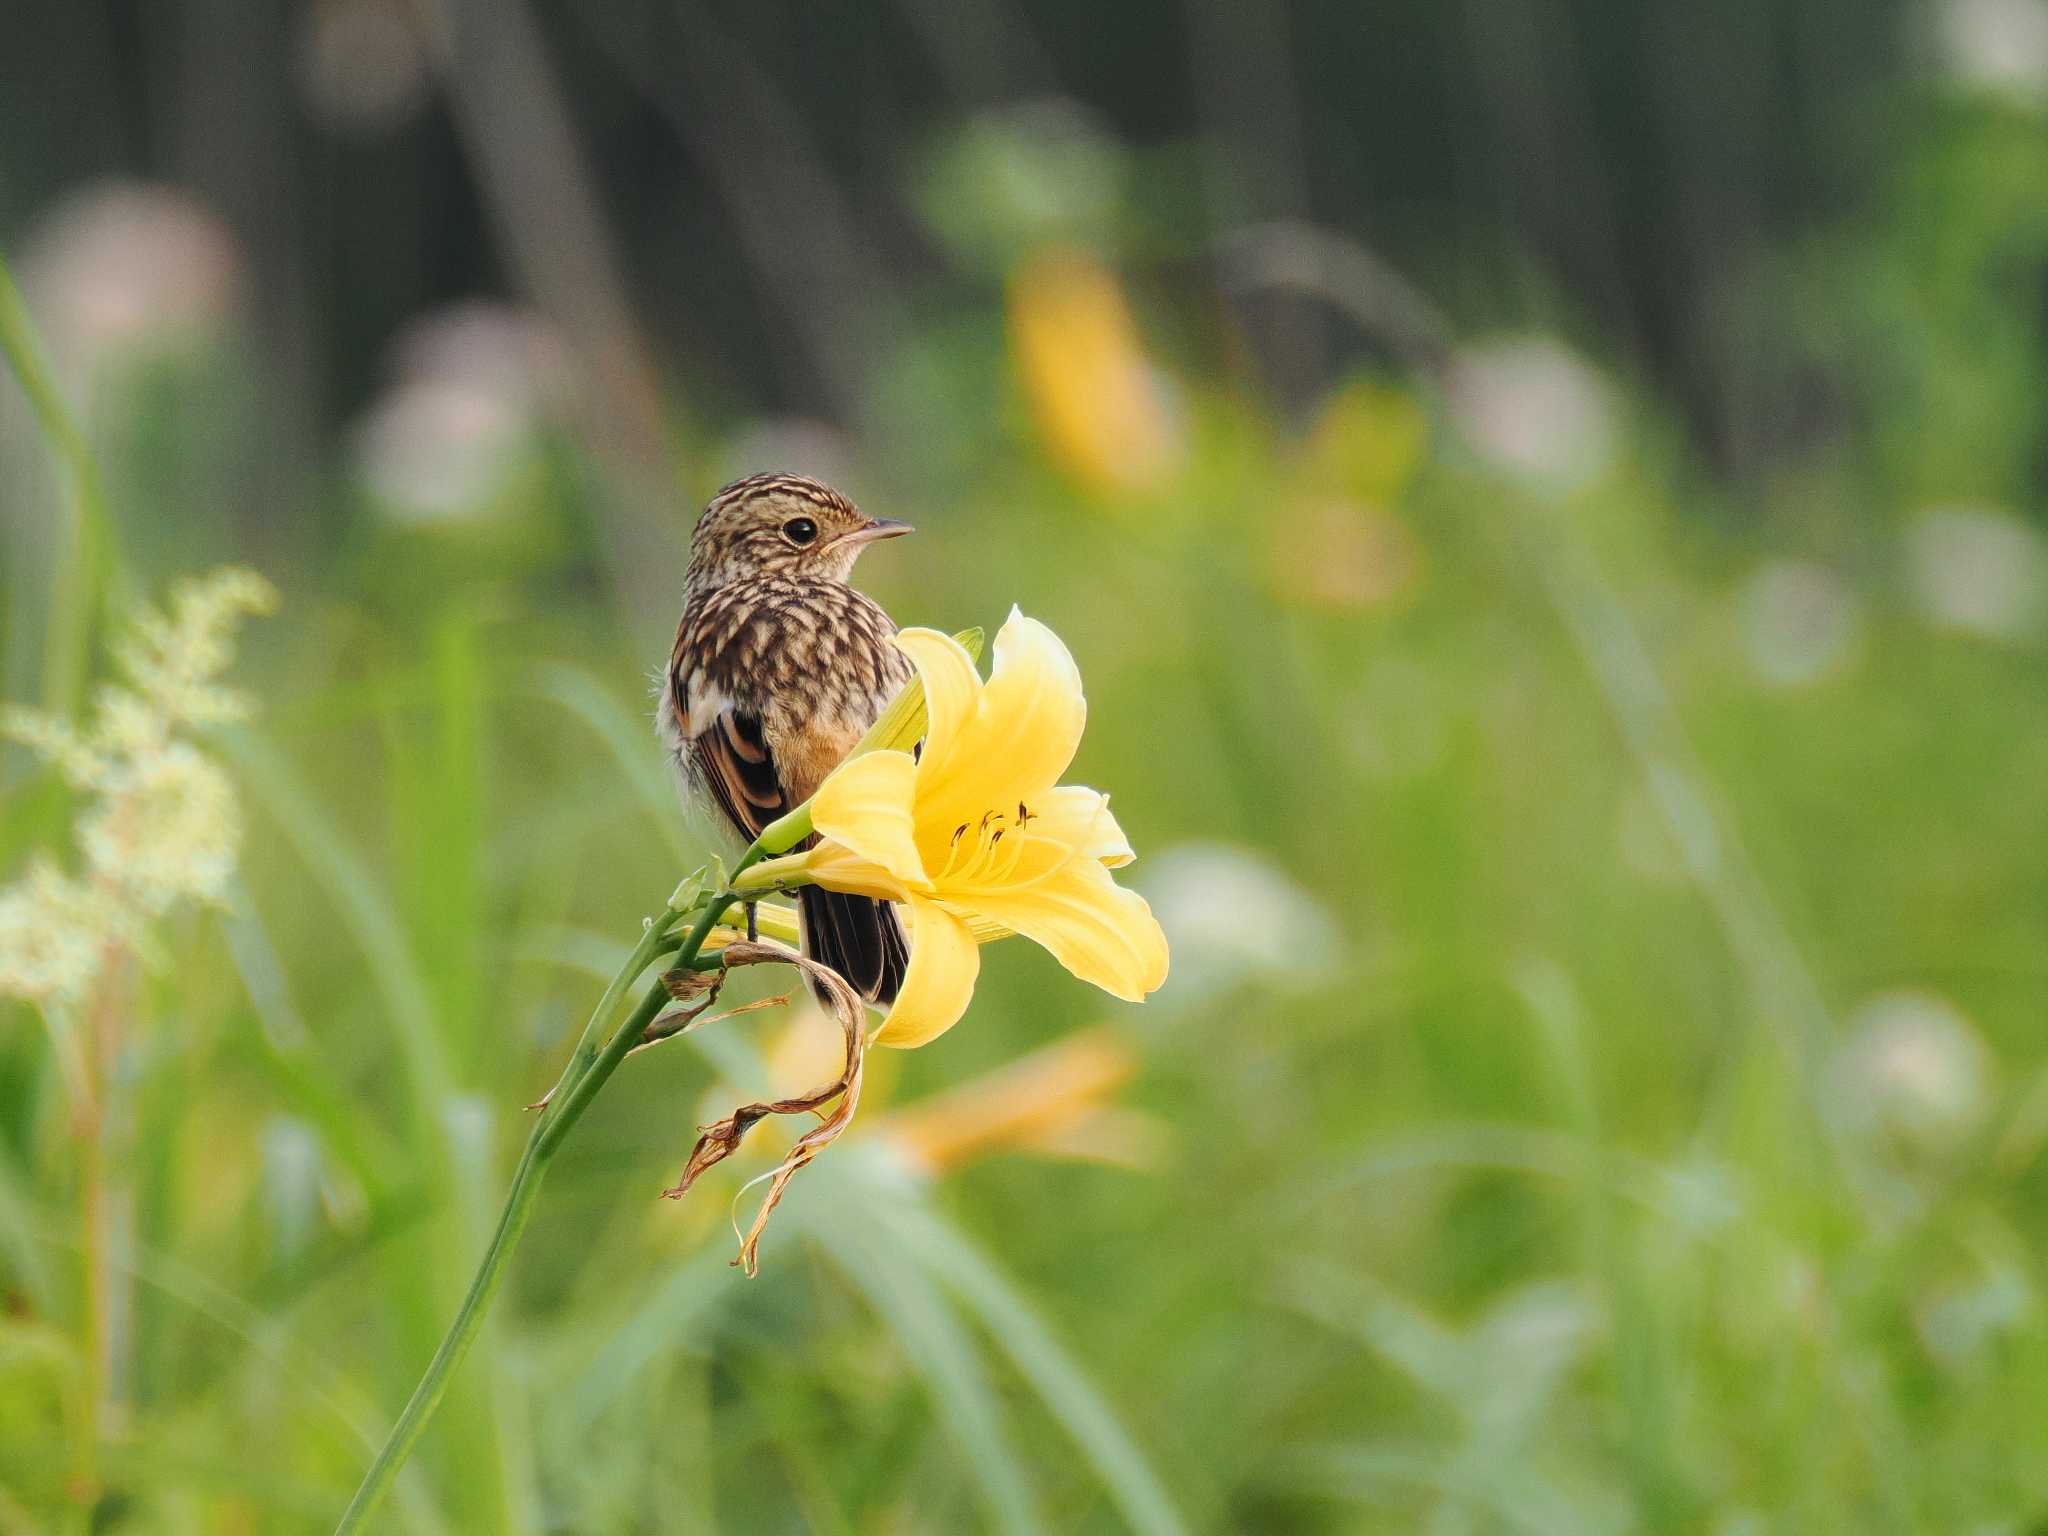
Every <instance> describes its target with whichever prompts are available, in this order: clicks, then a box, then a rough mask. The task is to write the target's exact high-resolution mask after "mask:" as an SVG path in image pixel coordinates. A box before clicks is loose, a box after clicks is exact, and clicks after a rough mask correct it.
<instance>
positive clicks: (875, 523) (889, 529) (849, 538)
mask: <svg viewBox="0 0 2048 1536" xmlns="http://www.w3.org/2000/svg"><path fill="white" fill-rule="evenodd" d="M915 531H916V530H914V529H913V528H912V527H911V526H910V524H908V523H899V522H897V521H896V519H895V518H893V517H871V518H869V519H868V520H867V521H866V522H864V523H862V524H861V525H860V526H859V527H858V528H856V529H854V530H853V532H851V533H842V534H841V535H839V537H838V538H837V539H835V540H833V542H834V543H835V544H841V545H846V546H849V547H851V548H854V549H859V548H860V547H861V546H862V545H864V544H872V543H874V542H875V541H876V540H878V539H894V538H900V537H901V536H902V535H904V534H906V533H912V532H915Z"/></svg>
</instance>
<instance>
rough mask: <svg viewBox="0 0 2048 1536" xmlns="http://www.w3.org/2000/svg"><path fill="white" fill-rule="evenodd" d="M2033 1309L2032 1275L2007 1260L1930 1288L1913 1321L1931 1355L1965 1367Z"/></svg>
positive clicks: (1944, 1363)
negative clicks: (2029, 1280) (2029, 1277)
mask: <svg viewBox="0 0 2048 1536" xmlns="http://www.w3.org/2000/svg"><path fill="white" fill-rule="evenodd" d="M2033 1309H2034V1295H2033V1291H2032V1289H2031V1288H2030V1287H2029V1286H2028V1284H2027V1281H2026V1277H2025V1276H2024V1275H2023V1274H2021V1273H2020V1272H2019V1271H2017V1270H2015V1269H2012V1268H2009V1267H2007V1266H2005V1265H2002V1264H2001V1265H1998V1266H1997V1267H1995V1268H1993V1269H1992V1270H1991V1272H1990V1273H1989V1274H1985V1275H1979V1276H1976V1277H1973V1278H1972V1279H1970V1280H1967V1281H1962V1282H1956V1283H1951V1284H1948V1285H1944V1286H1941V1287H1938V1288H1937V1289H1935V1290H1934V1291H1932V1292H1931V1293H1929V1294H1928V1295H1927V1296H1926V1297H1925V1298H1923V1299H1922V1300H1921V1302H1920V1304H1919V1305H1918V1306H1917V1307H1915V1308H1914V1309H1913V1323H1914V1327H1915V1329H1916V1330H1917V1331H1918V1333H1919V1335H1920V1344H1921V1347H1922V1348H1923V1349H1925V1350H1926V1351H1927V1354H1928V1356H1929V1358H1931V1359H1932V1360H1933V1361H1934V1362H1935V1363H1936V1364H1938V1365H1941V1366H1943V1367H1945V1368H1946V1369H1948V1370H1951V1371H1961V1370H1966V1369H1968V1368H1969V1367H1970V1366H1971V1365H1973V1364H1975V1363H1977V1362H1978V1361H1979V1360H1980V1359H1981V1358H1982V1356H1983V1353H1984V1349H1985V1347H1986V1346H1987V1345H1989V1344H1991V1343H1993V1342H1994V1341H1995V1340H1996V1339H1997V1338H1998V1336H1999V1335H2001V1334H2004V1333H2009V1332H2010V1331H2011V1330H2012V1329H2013V1328H2014V1327H2015V1326H2016V1325H2017V1324H2019V1323H2021V1322H2023V1321H2024V1320H2025V1319H2026V1317H2027V1315H2028V1314H2029V1313H2030V1312H2032V1311H2033Z"/></svg>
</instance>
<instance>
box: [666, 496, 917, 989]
mask: <svg viewBox="0 0 2048 1536" xmlns="http://www.w3.org/2000/svg"><path fill="white" fill-rule="evenodd" d="M908 531H909V530H908V529H907V528H906V527H904V526H903V525H902V524H900V523H889V522H882V521H878V520H876V519H873V518H868V517H864V516H862V514H861V513H860V511H859V510H858V509H857V508H856V507H855V506H854V505H853V503H852V502H850V501H848V500H847V499H846V498H845V497H843V496H841V495H840V494H839V493H838V492H837V491H835V490H833V489H831V488H830V487H829V486H826V485H822V484H820V483H819V482H818V481H815V480H810V479H806V478H804V477H802V476H800V475H780V474H775V475H755V476H752V477H751V478H749V479H746V480H740V481H737V482H735V483H734V484H732V485H729V486H727V487H726V488H725V489H724V490H722V491H720V492H719V493H718V494H717V495H716V496H714V497H713V498H712V499H711V502H710V504H709V505H708V506H707V507H706V508H705V510H704V515H703V517H702V518H700V519H699V520H698V523H697V528H696V532H695V534H694V535H693V536H692V538H691V541H690V565H689V571H688V574H687V577H686V579H685V583H684V590H683V615H682V620H681V622H680V623H679V624H678V625H677V626H676V640H675V647H674V649H673V651H672V652H671V653H670V657H669V666H668V673H667V676H666V679H665V683H664V687H663V689H662V698H661V702H660V705H659V707H658V709H657V721H658V724H659V727H660V730H661V735H662V740H663V741H664V742H665V743H666V744H667V746H668V749H669V751H670V753H671V755H672V756H673V757H674V759H675V761H676V763H677V766H678V767H679V768H680V769H681V770H682V772H683V774H684V776H685V778H686V780H687V781H688V782H689V783H690V784H691V785H692V786H693V787H694V788H696V789H697V790H698V791H699V792H700V793H702V794H703V795H705V796H706V797H707V798H708V799H709V800H710V801H711V803H712V804H714V805H716V806H717V807H718V809H719V810H720V811H721V812H722V813H723V814H724V816H725V819H726V820H727V821H728V822H730V823H731V825H732V827H733V829H734V830H735V831H736V832H737V833H739V834H740V836H741V838H742V839H743V840H745V841H749V842H750V841H752V840H753V838H754V837H756V836H757V835H758V834H759V833H760V831H761V829H762V828H763V827H765V826H767V825H768V823H770V822H771V821H774V820H775V819H776V818H777V817H778V816H781V815H782V814H783V813H784V812H786V811H788V810H791V809H793V808H795V807H796V806H798V805H801V804H802V803H803V802H804V801H806V800H808V799H809V798H810V797H811V793H812V791H814V790H815V789H816V788H817V787H818V784H819V783H820V782H821V781H822V780H823V779H824V777H825V775H826V774H828V773H830V772H831V771H832V770H833V769H834V768H835V767H837V766H838V765H839V763H840V761H841V760H842V759H843V758H844V757H845V756H846V754H847V752H848V751H849V750H850V749H851V748H852V747H853V745H854V744H855V743H856V742H858V741H859V740H860V738H861V736H862V735H863V734H864V733H865V732H866V730H867V728H868V727H869V726H870V725H872V724H873V723H874V721H875V718H876V716H877V715H879V714H880V713H881V711H882V709H883V708H884V706H886V705H887V704H888V702H889V700H890V699H891V698H893V697H894V696H895V695H896V693H897V691H898V690H900V689H901V688H902V687H903V685H904V684H905V683H907V682H908V681H909V680H910V675H911V668H910V663H909V662H908V661H907V660H906V659H905V658H904V656H903V653H902V652H900V651H899V650H897V649H896V647H895V646H894V645H892V644H891V643H890V639H889V637H890V636H891V635H893V634H895V632H896V626H895V625H894V624H893V623H892V622H891V621H890V619H889V616H888V614H886V613H885V612H883V611H882V608H881V606H880V605H879V604H878V603H876V602H875V601H874V600H873V599H872V598H870V597H867V596H866V595H865V594H863V593H861V592H858V591H856V590H854V588H853V587H852V586H850V585H849V584H848V582H847V577H848V576H849V575H851V574H852V570H853V563H854V561H855V559H856V558H858V556H859V553H860V551H861V549H862V548H863V547H864V546H865V545H867V544H869V543H871V542H873V541H874V540H876V539H879V538H887V537H890V536H892V535H894V534H897V533H904V532H908ZM806 534H808V537H806V536H805V535H806ZM799 905H800V910H801V912H802V916H803V925H804V948H805V951H806V952H807V953H809V954H810V955H811V956H812V957H813V958H815V959H817V960H819V961H820V962H822V963H823V964H825V965H828V966H830V967H831V968H832V969H833V970H835V971H838V972H839V973H840V974H841V975H842V976H844V977H845V978H846V979H847V980H848V981H849V982H850V983H852V985H853V986H854V988H855V990H857V991H859V992H860V993H862V994H863V995H864V996H866V997H868V998H870V999H871V1000H873V1001H875V1002H877V1003H883V1004H886V1003H888V1002H889V1001H891V1000H892V999H893V998H894V997H895V995H896V989H897V987H898V985H900V983H901V982H902V979H903V971H904V967H905V965H906V964H907V962H908V950H907V948H906V946H905V943H904V939H903V932H902V929H901V928H900V926H899V925H898V923H897V921H896V916H895V912H894V910H893V909H892V908H890V907H889V906H888V905H887V904H885V903H882V902H876V901H872V900H870V899H868V898H866V897H862V896H847V895H843V894H840V893H837V892H830V891H824V890H820V889H817V888H811V887H807V888H806V889H804V890H803V891H802V893H801V894H800V897H799Z"/></svg>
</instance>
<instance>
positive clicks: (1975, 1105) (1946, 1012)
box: [1831, 990, 1992, 1152]
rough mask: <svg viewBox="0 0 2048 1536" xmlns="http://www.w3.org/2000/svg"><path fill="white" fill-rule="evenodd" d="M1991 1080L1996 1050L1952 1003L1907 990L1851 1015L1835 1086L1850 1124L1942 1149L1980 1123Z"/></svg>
mask: <svg viewBox="0 0 2048 1536" xmlns="http://www.w3.org/2000/svg"><path fill="white" fill-rule="evenodd" d="M1991 1078H1992V1061H1991V1053H1990V1051H1989V1050H1988V1049H1987V1048H1986V1046H1985V1044H1984V1042H1983V1040H1982V1039H1981V1038H1980V1037H1979V1036H1978V1034H1977V1032H1976V1031H1975V1030H1974V1029H1972V1028H1971V1027H1970V1024H1969V1021H1968V1020H1966V1019H1965V1018H1964V1017H1963V1015H1962V1014H1961V1013H1960V1012H1959V1011H1958V1010H1957V1009H1956V1007H1955V1005H1954V1004H1952V1003H1950V1002H1949V1001H1948V1000H1947V999H1946V998H1943V997H1939V996H1937V995H1935V994H1934V993H1931V992H1920V991H1910V990H1902V991H1894V992H1884V993H1880V994H1878V995H1877V996H1875V997H1872V998H1870V999H1868V1000H1867V1001H1865V1002H1863V1003H1862V1004H1860V1005H1859V1006H1858V1007H1857V1008H1856V1010H1855V1011H1854V1012H1853V1013H1852V1014H1850V1016H1849V1018H1848V1021H1847V1038H1846V1039H1845V1040H1844V1041H1843V1042H1842V1045H1841V1046H1840V1048H1839V1049H1838V1051H1837V1052H1836V1058H1835V1062H1834V1066H1833V1070H1832V1073H1831V1084H1832V1088H1833V1091H1834V1092H1835V1094H1836V1095H1837V1098H1838V1106H1839V1108H1840V1110H1841V1112H1842V1114H1843V1117H1844V1119H1845V1120H1846V1121H1847V1122H1848V1123H1849V1124H1851V1125H1854V1126H1857V1127H1859V1128H1861V1129H1862V1130H1864V1131H1865V1132H1866V1133H1871V1134H1876V1135H1879V1136H1883V1137H1887V1138H1890V1139H1892V1140H1894V1141H1896V1142H1897V1143H1899V1144H1900V1145H1901V1146H1902V1147H1905V1148H1907V1149H1910V1150H1914V1151H1920V1152H1940V1151H1943V1150H1946V1149H1948V1148H1951V1147H1953V1146H1955V1145H1956V1144H1958V1143H1959V1142H1961V1141H1962V1140H1963V1139H1964V1138H1965V1137H1967V1136H1968V1135H1969V1134H1970V1133H1971V1132H1972V1131H1973V1130H1975V1129H1976V1127H1977V1126H1978V1125H1979V1123H1980V1122H1981V1121H1982V1119H1983V1117H1984V1113H1985V1110H1986V1109H1987V1107H1988V1106H1989V1103H1990V1097H1991Z"/></svg>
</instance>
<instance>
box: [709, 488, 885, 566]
mask: <svg viewBox="0 0 2048 1536" xmlns="http://www.w3.org/2000/svg"><path fill="white" fill-rule="evenodd" d="M908 532H910V524H908V523H898V522H893V521H891V520H890V519H888V518H878V517H865V516H863V515H862V514H861V511H860V509H859V508H858V507H856V506H855V505H854V504H853V503H852V502H850V501H848V500H847V499H846V498H845V497H844V496H842V495H840V494H839V493H838V492H837V491H835V490H833V489H832V487H831V486H829V485H825V484H822V483H820V482H819V481H816V480H810V479H806V478H805V477H804V476H802V475H779V474H777V475H750V476H749V477H748V478H746V479H745V480H736V481H734V482H733V483H732V484H731V485H728V486H727V487H726V488H725V489H724V490H722V491H720V492H719V493H718V494H717V495H716V496H714V497H712V498H711V501H710V504H709V505H707V506H706V507H705V508H704V515H703V516H702V517H701V518H699V519H698V520H697V531H696V532H695V533H694V534H692V535H691V537H690V575H689V581H690V585H691V586H692V587H694V588H700V589H702V588H711V587H718V586H723V585H725V584H726V583H727V582H731V581H739V580H744V579H745V578H747V577H750V576H769V575H774V576H800V577H810V578H813V579H815V580H820V581H845V580H846V579H847V578H848V577H849V576H851V575H852V574H853V562H854V561H855V560H857V559H858V558H859V557H860V552H861V551H862V550H863V549H865V548H866V547H867V546H868V545H870V544H872V543H874V542H875V541H876V540H877V539H893V538H895V537H896V536H897V535H898V534H901V533H908Z"/></svg>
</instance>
